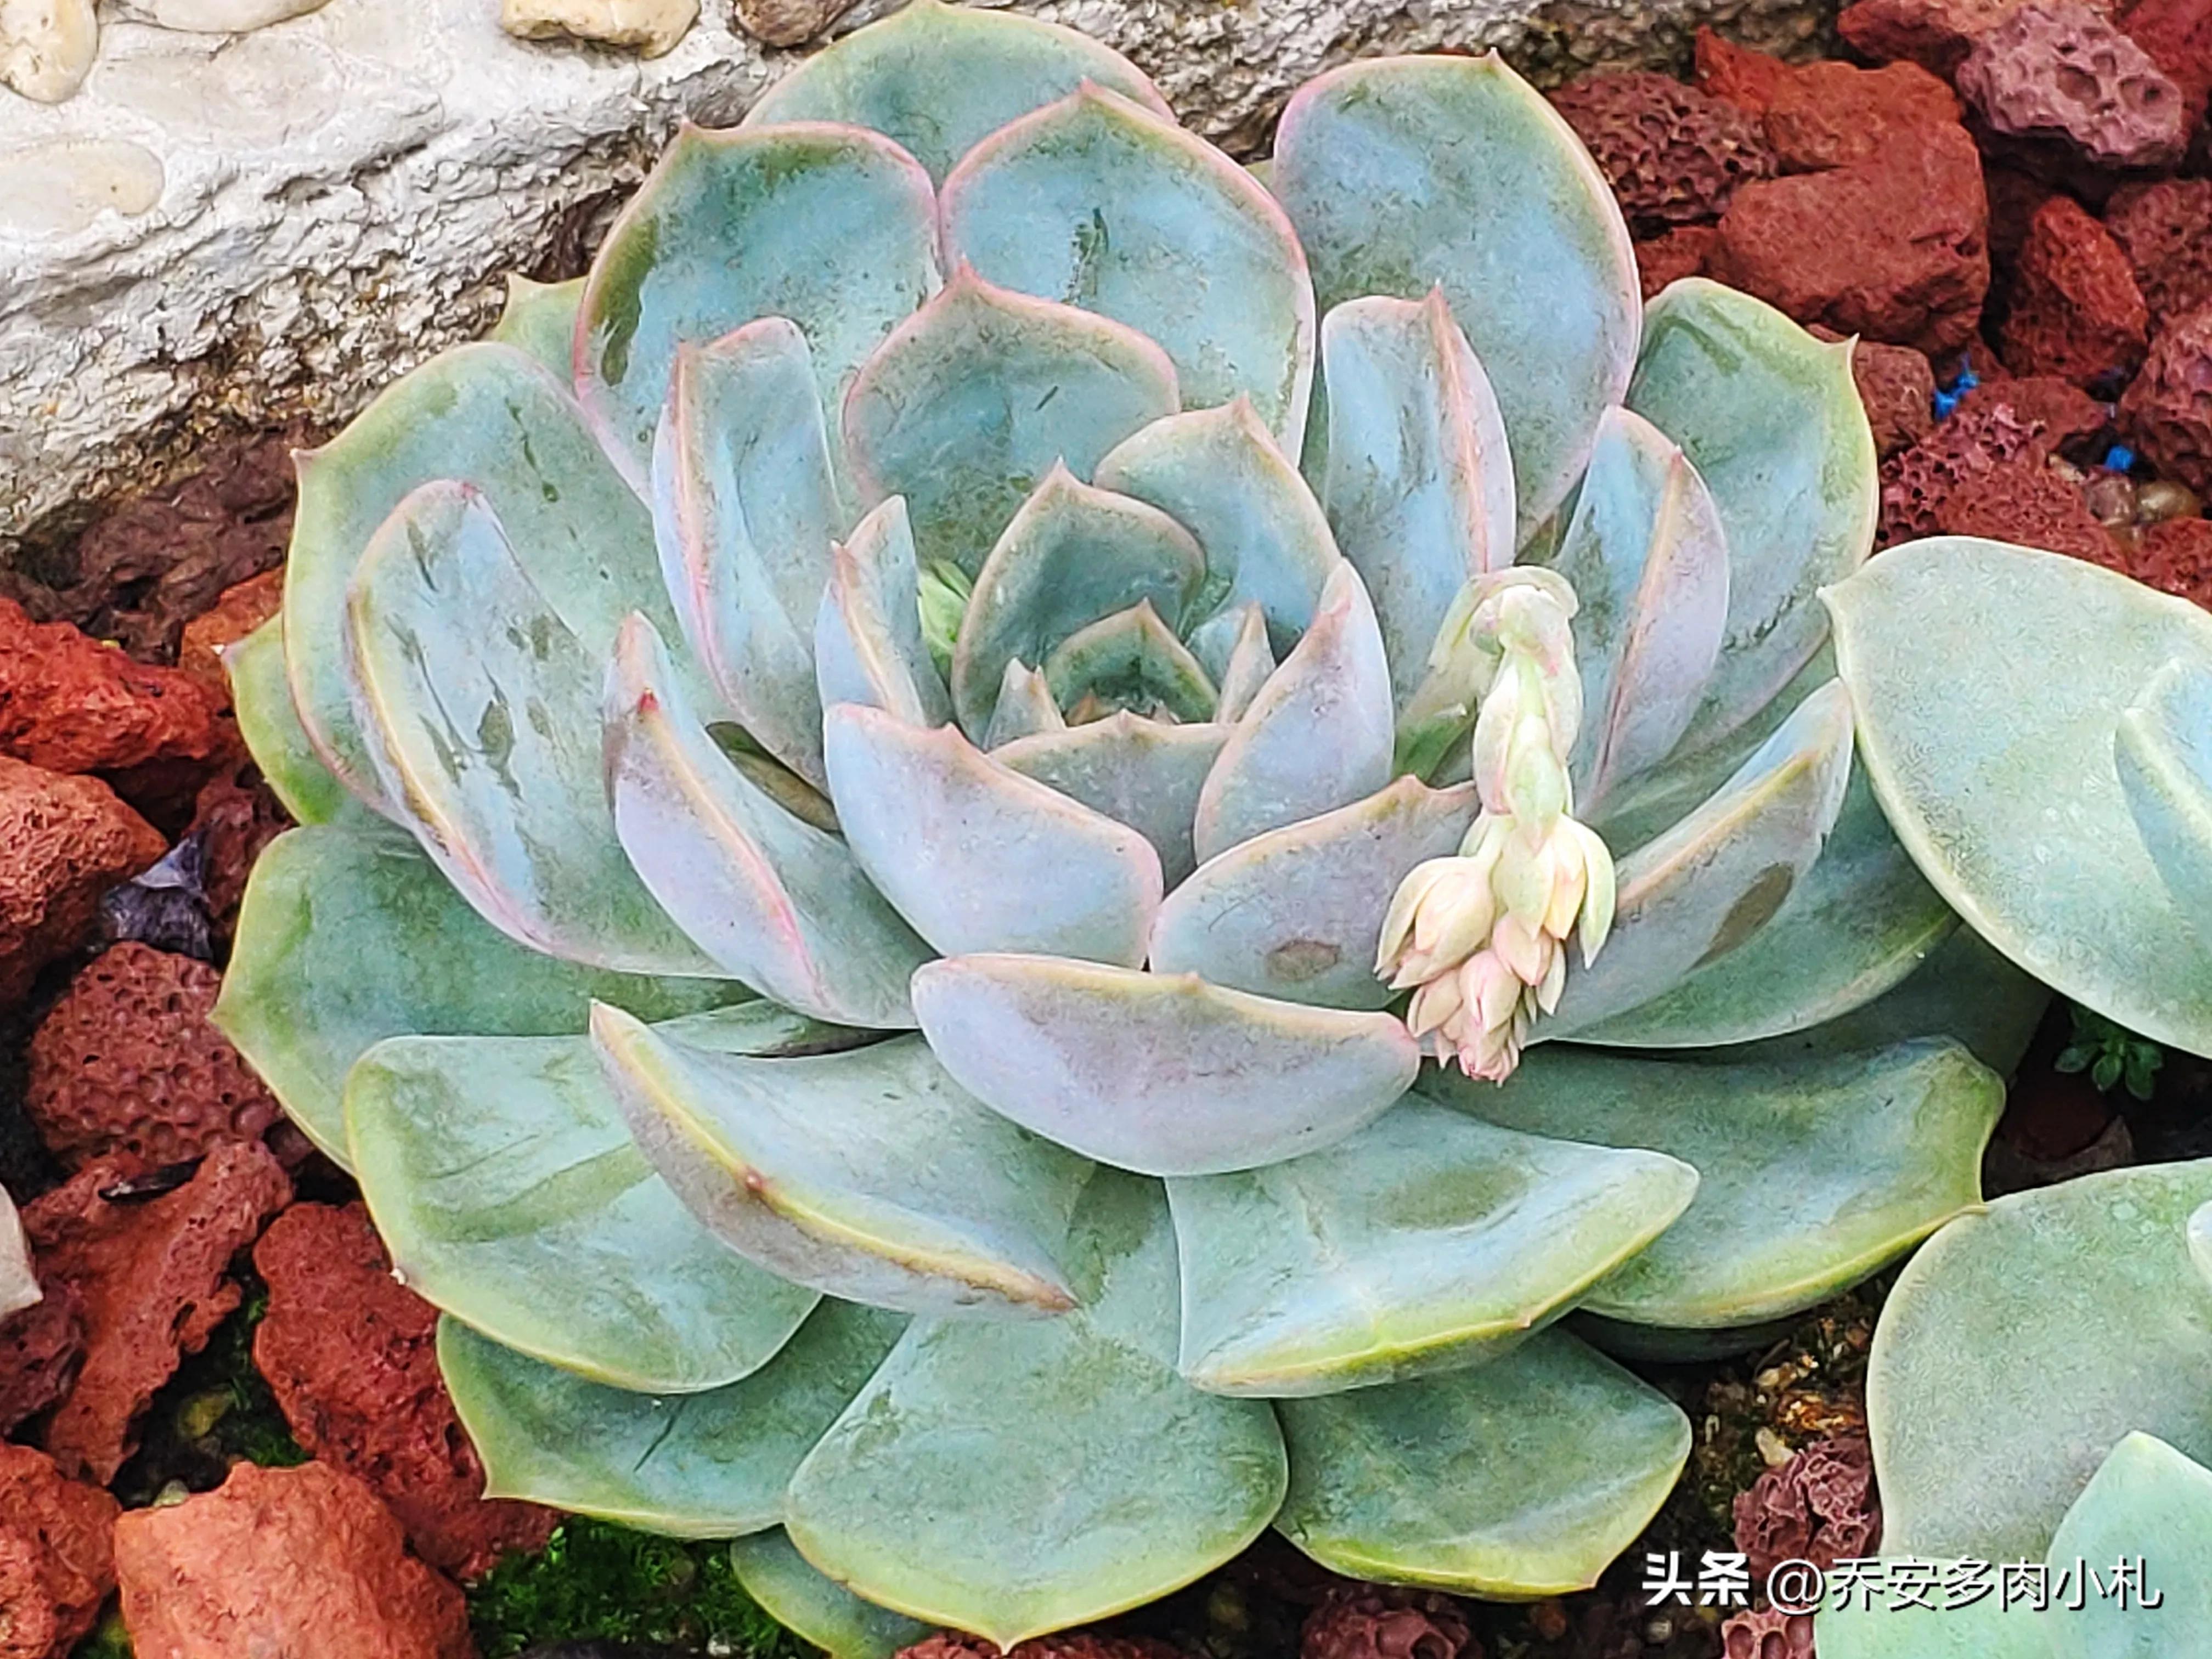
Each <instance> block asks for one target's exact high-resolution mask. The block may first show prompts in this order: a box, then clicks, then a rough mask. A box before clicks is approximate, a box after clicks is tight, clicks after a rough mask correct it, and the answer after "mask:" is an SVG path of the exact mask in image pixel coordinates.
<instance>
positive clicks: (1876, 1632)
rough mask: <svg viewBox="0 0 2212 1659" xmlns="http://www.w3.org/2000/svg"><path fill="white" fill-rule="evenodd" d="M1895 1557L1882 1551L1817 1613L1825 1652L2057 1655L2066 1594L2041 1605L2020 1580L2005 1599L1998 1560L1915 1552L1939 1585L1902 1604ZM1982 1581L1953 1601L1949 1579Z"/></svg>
mask: <svg viewBox="0 0 2212 1659" xmlns="http://www.w3.org/2000/svg"><path fill="white" fill-rule="evenodd" d="M1893 1559H1895V1558H1893V1557H1891V1556H1888V1555H1887V1554H1885V1555H1884V1556H1882V1557H1881V1558H1880V1565H1879V1566H1878V1567H1876V1568H1875V1570H1874V1571H1872V1572H1871V1573H1870V1574H1869V1577H1867V1578H1865V1579H1863V1580H1862V1581H1861V1584H1860V1588H1859V1589H1857V1591H1856V1592H1855V1593H1853V1594H1852V1595H1844V1596H1843V1597H1841V1598H1840V1599H1839V1600H1837V1601H1827V1602H1825V1603H1823V1604H1822V1606H1821V1607H1820V1611H1819V1613H1816V1614H1815V1615H1814V1620H1813V1639H1814V1642H1815V1643H1816V1644H1818V1649H1817V1651H1818V1653H1819V1655H1820V1659H2058V1655H2057V1650H2055V1649H2054V1647H2053V1646H2052V1641H2053V1638H2055V1637H2056V1636H2057V1628H2056V1627H2057V1626H2058V1625H2060V1624H2062V1623H2063V1622H2065V1621H2067V1620H2072V1619H2073V1618H2075V1614H2074V1613H2069V1612H2067V1611H2065V1609H2064V1606H2063V1596H2062V1597H2061V1599H2060V1600H2058V1601H2052V1602H2051V1606H2050V1608H2049V1609H2046V1610H2045V1611H2042V1612H2038V1611H2037V1610H2036V1607H2035V1605H2034V1603H2033V1601H2031V1600H2029V1599H2028V1597H2027V1590H2026V1587H2025V1586H2018V1585H2016V1587H2015V1589H2014V1592H2013V1599H2012V1601H2011V1602H2010V1604H2009V1605H2007V1603H2006V1602H2005V1601H2002V1600H2001V1599H2000V1598H1999V1596H1998V1595H1997V1594H1996V1588H1997V1587H1996V1579H1997V1577H1998V1576H1999V1575H2000V1573H2001V1572H2002V1568H2001V1567H1999V1566H1998V1565H1995V1564H1992V1563H1990V1562H1987V1561H1981V1562H1977V1563H1974V1564H1972V1567H1971V1568H1966V1567H1964V1566H1963V1565H1962V1564H1961V1563H1959V1562H1956V1561H1949V1560H1944V1561H1933V1562H1931V1561H1929V1560H1928V1559H1926V1558H1925V1557H1914V1558H1911V1559H1913V1560H1915V1561H1916V1562H1917V1563H1918V1564H1919V1565H1917V1567H1916V1569H1915V1571H1916V1572H1917V1573H1918V1574H1919V1575H1920V1576H1921V1579H1922V1582H1923V1583H1930V1582H1932V1583H1933V1585H1934V1586H1935V1589H1934V1593H1933V1594H1932V1595H1930V1597H1929V1604H1928V1605H1924V1606H1923V1605H1908V1606H1903V1607H1899V1606H1897V1605H1894V1604H1893V1597H1892V1595H1891V1594H1890V1591H1889V1589H1888V1588H1887V1586H1888V1583H1889V1570H1890V1566H1891V1564H1892V1562H1893ZM2007 1565H2010V1564H2007ZM2104 1565H2106V1564H2100V1571H2102V1570H2103V1566H2104ZM1954 1575H1955V1576H1954ZM1977 1582H1981V1583H1987V1584H1989V1586H1990V1594H1989V1595H1984V1596H1982V1597H1980V1598H1979V1599H1978V1600H1974V1601H1965V1602H1961V1603H1957V1604H1954V1603H1953V1602H1952V1601H1951V1598H1950V1594H1949V1592H1948V1589H1947V1588H1946V1587H1947V1586H1949V1585H1951V1584H1954V1583H1957V1584H1960V1585H1961V1586H1965V1585H1968V1584H1972V1583H1977ZM2045 1582H2046V1584H2047V1583H2048V1582H2049V1581H2047V1580H2046V1581H2045ZM1960 1594H1961V1595H1964V1594H1966V1591H1965V1590H1964V1589H1961V1591H1960Z"/></svg>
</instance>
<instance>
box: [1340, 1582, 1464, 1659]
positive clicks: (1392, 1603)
mask: <svg viewBox="0 0 2212 1659" xmlns="http://www.w3.org/2000/svg"><path fill="white" fill-rule="evenodd" d="M1298 1659H1482V1645H1481V1644H1480V1643H1479V1642H1477V1641H1476V1640H1475V1639H1474V1633H1473V1632H1471V1631H1470V1630H1469V1629H1468V1623H1467V1615H1466V1614H1465V1613H1463V1612H1462V1611H1461V1609H1460V1607H1459V1606H1458V1604H1457V1603H1455V1601H1453V1600H1452V1599H1451V1598H1450V1597H1449V1596H1448V1595H1439V1594H1437V1592H1436V1591H1434V1590H1415V1589H1395V1588H1392V1587H1389V1586H1386V1585H1381V1584H1347V1585H1344V1586H1342V1587H1340V1588H1339V1589H1333V1590H1331V1591H1330V1592H1329V1593H1328V1595H1327V1596H1326V1597H1324V1598H1323V1599H1322V1603H1321V1605H1320V1606H1319V1607H1316V1608H1315V1609H1314V1610H1313V1611H1312V1612H1311V1613H1309V1614H1307V1616H1306V1622H1305V1628H1304V1630H1303V1631H1302V1632H1299V1636H1298Z"/></svg>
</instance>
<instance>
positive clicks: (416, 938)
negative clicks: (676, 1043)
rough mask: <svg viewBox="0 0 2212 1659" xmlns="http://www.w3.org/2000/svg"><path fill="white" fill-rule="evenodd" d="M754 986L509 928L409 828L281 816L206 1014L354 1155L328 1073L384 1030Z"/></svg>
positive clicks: (525, 1031)
mask: <svg viewBox="0 0 2212 1659" xmlns="http://www.w3.org/2000/svg"><path fill="white" fill-rule="evenodd" d="M749 995H750V993H749V992H747V991H746V990H745V988H744V987H743V986H741V985H733V984H732V983H731V982H730V981H726V980H707V979H648V978H643V977H639V976H635V975H628V974H613V973H605V972H602V971H600V970H599V969H592V968H584V967H580V966H578V965H577V964H576V963H572V962H562V961H561V960H560V959H559V958H557V957H549V956H542V955H540V954H539V953H538V952H537V951H532V950H526V949H525V948H524V947H523V946H521V945H517V944H515V943H514V942H513V940H512V939H508V938H507V935H506V934H504V933H500V932H499V931H498V930H497V929H495V928H494V927H492V926H491V924H490V923H489V922H487V921H484V920H483V918H482V917H481V916H479V915H477V913H476V912H475V911H474V910H473V909H471V908H470V907H469V904H468V902H467V901H466V900H465V899H464V898H462V896H460V895H459V893H457V892H455V891H454V890H453V886H452V884H450V883H448V882H447V880H446V878H444V877H443V876H441V875H440V874H439V873H438V871H437V868H436V866H434V865H433V864H431V862H430V861H429V860H428V859H426V858H424V857H423V856H422V854H421V853H419V852H417V851H416V848H415V844H414V843H413V842H410V841H409V840H408V839H407V838H406V837H405V836H401V835H399V834H398V832H397V831H395V830H392V829H389V828H386V827H383V826H381V825H380V826H378V827H377V828H375V829H369V830H362V829H346V828H342V827H340V826H338V825H337V824H328V825H316V826H313V827H310V828H307V829H292V830H288V831H287V832H286V833H284V834H283V835H282V836H278V837H277V838H276V840H275V841H274V842H270V844H269V846H268V847H267V848H264V850H263V852H262V854H261V856H260V857H259V858H258V860H255V862H254V866H253V873H252V876H251V877H249V878H247V881H246V900H245V903H244V905H243V906H242V907H241V908H240V911H239V917H238V942H237V944H236V945H235V946H234V948H233V951H232V954H231V959H230V968H229V970H228V972H227V973H225V974H224V975H223V981H222V995H221V996H220V997H218V998H217V999H216V1006H215V1012H214V1016H213V1018H214V1020H215V1023H216V1025H217V1026H218V1027H219V1028H220V1029H221V1030H222V1034H223V1035H224V1036H227V1037H228V1038H229V1039H230V1040H231V1042H234V1043H235V1044H237V1046H238V1049H239V1052H240V1053H241V1054H244V1055H245V1056H246V1060H247V1062H248V1063H249V1064H251V1065H252V1067H253V1069H254V1071H255V1072H256V1073H258V1074H259V1075H260V1076H261V1078H262V1079H263V1080H264V1081H265V1082H266V1083H267V1084H268V1085H269V1087H270V1091H272V1092H273V1093H274V1094H275V1095H276V1098H277V1099H278V1100H280V1101H282V1102H283V1105H284V1109H285V1111H286V1113H287V1114H289V1115H290V1117H291V1119H292V1121H294V1122H295V1123H296V1124H298V1125H299V1126H300V1127H301V1129H302V1130H303V1131H305V1132H306V1133H307V1139H310V1140H312V1141H313V1142H314V1143H315V1145H316V1146H317V1147H318V1148H319V1149H320V1150H321V1151H322V1152H323V1153H324V1155H325V1156H326V1157H328V1158H331V1160H332V1161H333V1162H335V1163H337V1164H339V1165H340V1166H341V1167H346V1166H348V1165H349V1164H351V1162H352V1154H351V1153H350V1152H349V1151H348V1149H347V1145H346V1130H345V1115H344V1107H343V1101H342V1099H341V1097H340V1095H339V1092H338V1091H339V1088H340V1086H341V1085H342V1084H343V1081H344V1079H345V1076H346V1073H347V1072H348V1070H349V1069H350V1067H351V1066H352V1065H353V1063H354V1061H355V1060H358V1059H359V1058H360V1057H361V1056H362V1054H365V1053H367V1052H368V1050H369V1049H370V1048H373V1047H374V1046H375V1045H376V1044H377V1043H379V1042H382V1041H383V1040H384V1039H385V1038H386V1037H393V1036H418V1035H419V1036H567V1035H574V1034H576V1033H579V1032H581V1031H582V1030H584V1029H585V1027H586V1024H588V1022H589V1020H590V1018H591V1005H592V1000H594V999H597V1000H602V1001H606V1002H611V1003H614V1004H615V1005H617V1006H619V1007H622V1008H625V1009H628V1010H629V1012H631V1013H634V1014H635V1015H637V1016H638V1018H641V1019H672V1018H676V1017H677V1016H678V1015H682V1014H690V1013H697V1012H702V1011H704V1010H707V1009H711V1008H714V1007H717V1006H721V1005H723V1004H726V1003H731V1002H737V1001H742V1000H744V999H746V998H747V997H748V996H749Z"/></svg>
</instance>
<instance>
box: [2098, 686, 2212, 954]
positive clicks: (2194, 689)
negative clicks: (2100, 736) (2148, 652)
mask: <svg viewBox="0 0 2212 1659" xmlns="http://www.w3.org/2000/svg"><path fill="white" fill-rule="evenodd" d="M2112 759H2113V763H2114V766H2115V769H2116V770H2117V771H2118V774H2119V779H2120V789H2121V792H2122V793H2124V795H2125V796H2126V797H2127V803H2128V810H2129V811H2130V812H2131V813H2133V814H2134V816H2135V821H2136V829H2137V830H2138V831H2139V832H2140V833H2141V835H2142V843H2143V847H2144V848H2145V849H2146V850H2147V851H2148V853H2149V854H2150V856H2151V862H2153V863H2154V864H2155V865H2156V866H2158V872H2159V874H2160V875H2161V876H2163V877H2165V878H2166V885H2167V886H2168V887H2169V888H2171V889H2172V891H2173V896H2174V898H2175V899H2176V900H2177V901H2178V902H2179V904H2180V907H2181V909H2182V912H2183V915H2185V917H2186V918H2188V920H2189V921H2190V922H2191V924H2192V925H2193V926H2194V927H2196V928H2197V931H2198V933H2200V934H2203V935H2205V936H2208V937H2212V665H2197V664H2186V663H2183V662H2180V661H2174V662H2170V663H2168V664H2167V665H2166V666H2165V667H2164V668H2161V669H2160V670H2159V671H2158V672H2157V673H2156V674H2154V676H2152V678H2151V681H2150V684H2148V685H2147V686H2145V687H2144V688H2143V691H2142V696H2141V697H2139V698H2137V699H2136V701H2135V702H2131V703H2130V704H2129V705H2128V706H2127V707H2126V708H2123V709H2122V710H2121V711H2120V718H2119V723H2118V728H2117V729H2116V730H2115V732H2113V735H2112Z"/></svg>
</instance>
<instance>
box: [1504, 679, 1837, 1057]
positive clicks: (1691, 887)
mask: <svg viewBox="0 0 2212 1659" xmlns="http://www.w3.org/2000/svg"><path fill="white" fill-rule="evenodd" d="M1850 775H1851V702H1850V697H1849V696H1847V695H1846V694H1845V692H1844V688H1843V686H1842V685H1841V684H1838V683H1837V682H1834V681H1831V682H1830V683H1829V684H1828V685H1827V686H1826V688H1824V689H1823V690H1819V691H1816V692H1814V694H1813V695H1812V696H1809V697H1808V698H1806V699H1805V701H1804V702H1802V703H1801V704H1799V705H1798V708H1797V710H1796V713H1795V714H1791V715H1790V718H1789V719H1788V720H1785V721H1784V722H1783V724H1782V726H1781V727H1780V729H1778V731H1777V732H1775V734H1774V735H1773V736H1772V737H1771V738H1768V739H1767V740H1766V741H1765V743H1764V744H1760V745H1759V749H1758V750H1757V751H1756V752H1754V753H1753V756H1752V757H1751V758H1750V759H1749V760H1747V761H1746V762H1745V763H1743V765H1742V766H1741V768H1740V769H1738V770H1737V772H1736V774H1735V776H1734V777H1732V778H1730V779H1729V781H1728V782H1727V783H1726V784H1724V785H1723V786H1722V787H1721V788H1720V789H1719V790H1718V791H1717V793H1715V794H1714V795H1713V796H1712V798H1711V799H1709V800H1708V801H1706V802H1705V805H1703V806H1700V807H1699V809H1698V810H1697V811H1694V812H1692V814H1690V816H1689V817H1686V818H1684V819H1683V820H1682V821H1681V822H1680V823H1678V824H1676V825H1675V826H1674V828H1673V829H1669V830H1668V831H1667V833H1666V834H1665V835H1663V836H1660V837H1659V838H1658V839H1657V840H1656V841H1653V842H1647V843H1646V844H1645V845H1644V846H1643V847H1641V848H1638V850H1637V851H1635V852H1634V853H1632V854H1629V856H1628V857H1626V859H1623V860H1621V861H1620V872H1619V877H1618V892H1619V897H1618V899H1617V900H1616V902H1615V905H1614V909H1613V931H1612V933H1610V934H1608V935H1607V938H1606V941H1605V947H1604V953H1603V954H1602V955H1601V957H1599V958H1598V960H1597V961H1596V962H1595V963H1582V964H1577V969H1576V971H1574V972H1572V973H1571V974H1569V975H1568V976H1567V988H1566V994H1565V996H1564V997H1562V998H1561V999H1560V1001H1559V1012H1558V1013H1557V1014H1556V1015H1555V1016H1554V1017H1553V1018H1552V1019H1551V1020H1550V1021H1548V1022H1547V1024H1546V1025H1545V1026H1544V1027H1542V1028H1540V1033H1541V1035H1544V1036H1553V1037H1562V1036H1572V1035H1575V1034H1577V1033H1578V1032H1580V1031H1582V1030H1584V1029H1586V1028H1587V1027H1589V1026H1592V1025H1595V1024H1597V1022H1598V1021H1600V1020H1601V1019H1604V1018H1608V1017H1609V1016H1611V1015H1614V1014H1619V1013H1623V1012H1626V1011H1627V1010H1629V1009H1632V1008H1636V1007H1640V1006H1642V1005H1644V1003H1646V1002H1649V1001H1650V1000H1652V999H1653V998H1654V997H1656V996H1658V995H1660V994H1662V993H1663V992H1667V991H1669V990H1672V989H1674V987H1676V986H1677V985H1679V984H1680V983H1681V981H1682V980H1683V978H1684V976H1685V975H1688V974H1689V973H1691V972H1692V971H1693V970H1694V969H1699V968H1701V967H1704V966H1705V965H1707V964H1708V963H1717V962H1719V961H1722V960H1723V959H1724V958H1725V957H1727V956H1728V954H1729V952H1730V951H1735V949H1737V948H1738V947H1739V946H1741V945H1744V944H1746V943H1747V941H1749V940H1750V939H1753V938H1755V937H1756V936H1757V935H1758V933H1759V931H1760V930H1761V929H1762V928H1764V927H1766V926H1767V924H1768V923H1770V922H1771V921H1773V920H1774V918H1775V916H1776V915H1778V913H1779V912H1780V911H1781V909H1782V907H1783V905H1784V903H1785V902H1787V901H1788V900H1789V898H1790V895H1791V894H1792V893H1793V892H1795V891H1796V889H1797V885H1798V884H1799V883H1800V882H1801V881H1802V880H1803V879H1804V878H1805V875H1806V872H1808V871H1809V870H1810V869H1811V868H1812V867H1813V863H1814V860H1815V859H1817V858H1819V857H1820V846H1821V843H1822V842H1824V841H1825V840H1826V838H1827V834H1828V831H1829V829H1831V828H1832V826H1833V825H1834V823H1835V822H1836V817H1837V815H1838V813H1839V812H1841V811H1842V810H1843V803H1844V790H1845V789H1846V787H1848V786H1849V784H1850Z"/></svg>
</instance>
